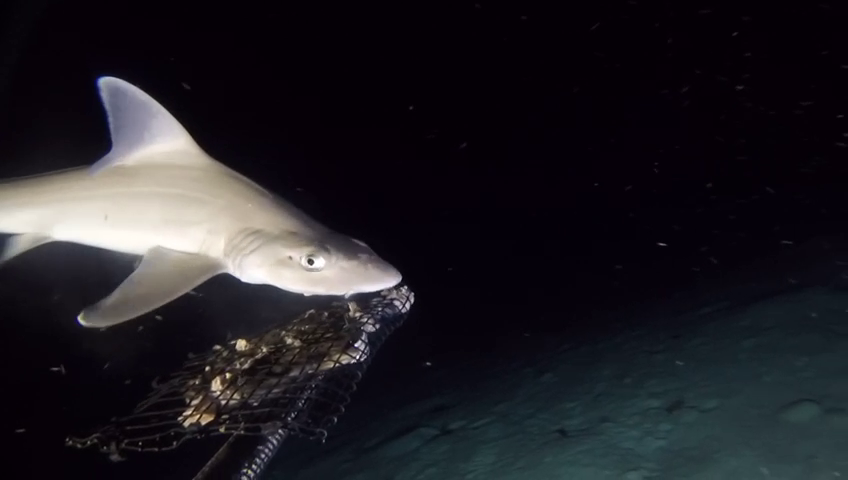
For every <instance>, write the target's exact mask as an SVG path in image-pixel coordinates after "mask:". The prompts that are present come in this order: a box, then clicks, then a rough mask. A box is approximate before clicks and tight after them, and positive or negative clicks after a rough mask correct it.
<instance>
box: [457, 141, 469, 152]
mask: <svg viewBox="0 0 848 480" xmlns="http://www.w3.org/2000/svg"><path fill="white" fill-rule="evenodd" d="M467 146H468V142H462V143H460V144H459V148H460V150H461V149H463V148H465V147H467Z"/></svg>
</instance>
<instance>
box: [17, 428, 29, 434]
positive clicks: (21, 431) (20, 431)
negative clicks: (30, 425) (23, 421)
mask: <svg viewBox="0 0 848 480" xmlns="http://www.w3.org/2000/svg"><path fill="white" fill-rule="evenodd" d="M24 432H26V428H19V429H17V430H15V433H24Z"/></svg>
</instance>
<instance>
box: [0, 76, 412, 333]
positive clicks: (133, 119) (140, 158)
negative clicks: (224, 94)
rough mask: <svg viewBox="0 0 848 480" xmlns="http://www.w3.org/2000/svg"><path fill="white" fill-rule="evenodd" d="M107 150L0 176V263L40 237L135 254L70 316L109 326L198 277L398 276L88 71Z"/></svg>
mask: <svg viewBox="0 0 848 480" xmlns="http://www.w3.org/2000/svg"><path fill="white" fill-rule="evenodd" d="M97 84H98V87H99V90H100V97H101V100H102V102H103V105H104V107H105V109H106V114H107V117H108V122H109V130H110V133H111V137H112V148H111V150H110V151H109V153H108V154H107V155H106V156H104V157H103V158H101V159H100V160H98V161H97V162H95V163H94V164H93V165H91V166H86V167H78V168H73V169H69V170H62V171H58V172H50V173H46V174H42V175H36V176H31V177H23V178H16V179H10V180H7V181H5V182H2V183H0V232H2V233H11V234H14V235H13V236H12V237H11V238H10V239H9V240H8V241H7V243H6V246H5V249H4V251H3V252H2V254H0V263H2V262H6V261H8V260H9V259H11V258H14V257H16V256H18V255H20V254H21V253H23V252H26V251H28V250H30V249H33V248H35V247H38V246H39V245H43V244H45V243H48V242H56V241H62V242H72V243H77V244H82V245H88V246H92V247H98V248H102V249H107V250H112V251H115V252H122V253H126V254H132V255H140V256H141V259H140V261H139V262H138V265H137V268H136V269H135V271H134V272H133V273H132V274H131V275H130V276H129V277H128V278H127V279H126V280H125V281H124V282H123V283H122V284H121V285H120V286H119V287H118V288H117V289H116V290H115V291H114V292H112V293H111V294H110V295H109V296H107V297H106V298H104V299H102V300H101V301H99V302H98V303H96V304H94V305H91V306H89V307H87V308H85V309H84V310H83V311H82V312H81V313H80V314H79V315H78V316H77V320H78V321H79V323H80V324H82V325H83V326H86V327H97V328H103V327H109V326H112V325H117V324H119V323H122V322H125V321H127V320H131V319H133V318H136V317H138V316H140V315H142V314H145V313H147V312H150V311H152V310H154V309H156V308H158V307H160V306H162V305H164V304H166V303H168V302H170V301H172V300H174V299H176V298H178V297H180V296H181V295H183V294H185V293H188V292H189V291H190V290H192V289H193V288H195V287H197V286H198V285H200V284H201V283H203V282H205V281H206V280H208V279H209V278H211V277H213V276H215V275H218V274H222V273H228V274H230V275H232V276H234V277H236V278H238V279H239V280H241V281H242V282H245V283H248V284H263V285H272V286H274V287H277V288H279V289H282V290H286V291H289V292H294V293H298V294H303V295H339V296H342V295H343V296H349V295H352V294H356V293H365V292H374V291H380V290H383V289H386V288H390V287H393V286H395V285H397V284H398V283H399V282H400V281H401V278H402V277H401V274H400V272H398V270H397V269H395V268H394V267H393V266H392V265H390V264H389V263H387V262H386V261H385V260H383V259H381V258H380V257H379V256H378V255H377V254H376V253H374V251H373V250H372V249H371V248H369V247H368V245H366V244H365V243H363V242H361V241H359V240H356V239H354V238H351V237H348V236H346V235H343V234H341V233H337V232H335V231H333V230H331V229H329V228H327V227H325V226H323V225H322V224H320V223H318V222H317V221H315V220H314V219H312V218H310V217H309V216H308V215H306V214H305V213H304V212H302V211H301V210H299V209H297V208H296V207H294V206H293V205H291V204H290V203H288V202H286V201H285V200H283V199H281V198H279V197H277V196H275V195H273V194H272V193H270V192H269V191H268V190H266V189H264V188H262V187H261V186H259V185H257V184H256V183H254V182H253V181H251V180H249V179H247V178H246V177H244V176H242V175H240V174H238V173H237V172H235V171H233V170H232V169H230V168H228V167H227V166H225V165H224V164H222V163H220V162H218V161H217V160H215V159H213V158H212V157H210V156H209V155H208V154H206V153H205V152H204V151H203V150H202V149H201V148H200V147H199V146H198V145H197V143H195V141H194V140H193V139H192V137H191V135H189V133H188V132H187V131H186V129H185V128H184V127H183V126H182V125H181V124H180V122H179V121H177V120H176V119H175V118H174V117H173V116H172V115H171V114H170V113H169V112H168V111H167V110H166V109H165V108H164V107H163V106H162V105H160V104H159V103H158V102H157V101H156V100H154V99H153V98H151V97H150V96H149V95H147V94H146V93H144V92H143V91H142V90H141V89H139V88H138V87H135V86H133V85H131V84H129V83H127V82H125V81H123V80H120V79H118V78H114V77H101V78H99V79H98V81H97Z"/></svg>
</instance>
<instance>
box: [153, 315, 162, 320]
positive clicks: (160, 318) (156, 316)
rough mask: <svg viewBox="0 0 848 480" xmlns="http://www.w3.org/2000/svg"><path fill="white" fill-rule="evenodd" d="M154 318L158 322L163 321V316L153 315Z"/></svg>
mask: <svg viewBox="0 0 848 480" xmlns="http://www.w3.org/2000/svg"><path fill="white" fill-rule="evenodd" d="M153 318H155V319H156V320H160V321H161V320H162V315H153Z"/></svg>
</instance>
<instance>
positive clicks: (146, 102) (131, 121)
mask: <svg viewBox="0 0 848 480" xmlns="http://www.w3.org/2000/svg"><path fill="white" fill-rule="evenodd" d="M97 86H98V87H99V89H100V99H101V100H102V102H103V107H104V108H105V109H106V115H107V117H108V120H109V132H110V133H111V135H112V150H111V151H109V153H108V154H107V155H106V156H105V157H103V158H101V159H100V160H98V161H97V162H96V163H95V164H94V165H92V167H91V168H92V171H93V172H98V171H100V170H103V169H104V168H108V167H110V166H113V165H132V164H138V163H157V162H161V163H170V164H197V163H210V162H214V160H212V159H211V158H209V156H208V155H206V153H204V152H203V150H202V149H201V148H200V147H199V146H198V145H197V143H195V141H194V139H193V138H192V137H191V135H190V134H189V133H188V132H187V131H186V129H185V127H183V126H182V124H181V123H180V122H179V121H178V120H177V119H176V118H174V116H173V115H171V113H170V112H168V110H166V109H165V107H163V106H162V105H161V104H159V102H157V101H156V100H154V99H153V98H152V97H151V96H150V95H148V94H146V93H144V91H142V90H141V89H140V88H138V87H136V86H135V85H132V84H130V83H128V82H126V81H124V80H121V79H119V78H115V77H100V78H99V79H98V80H97Z"/></svg>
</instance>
